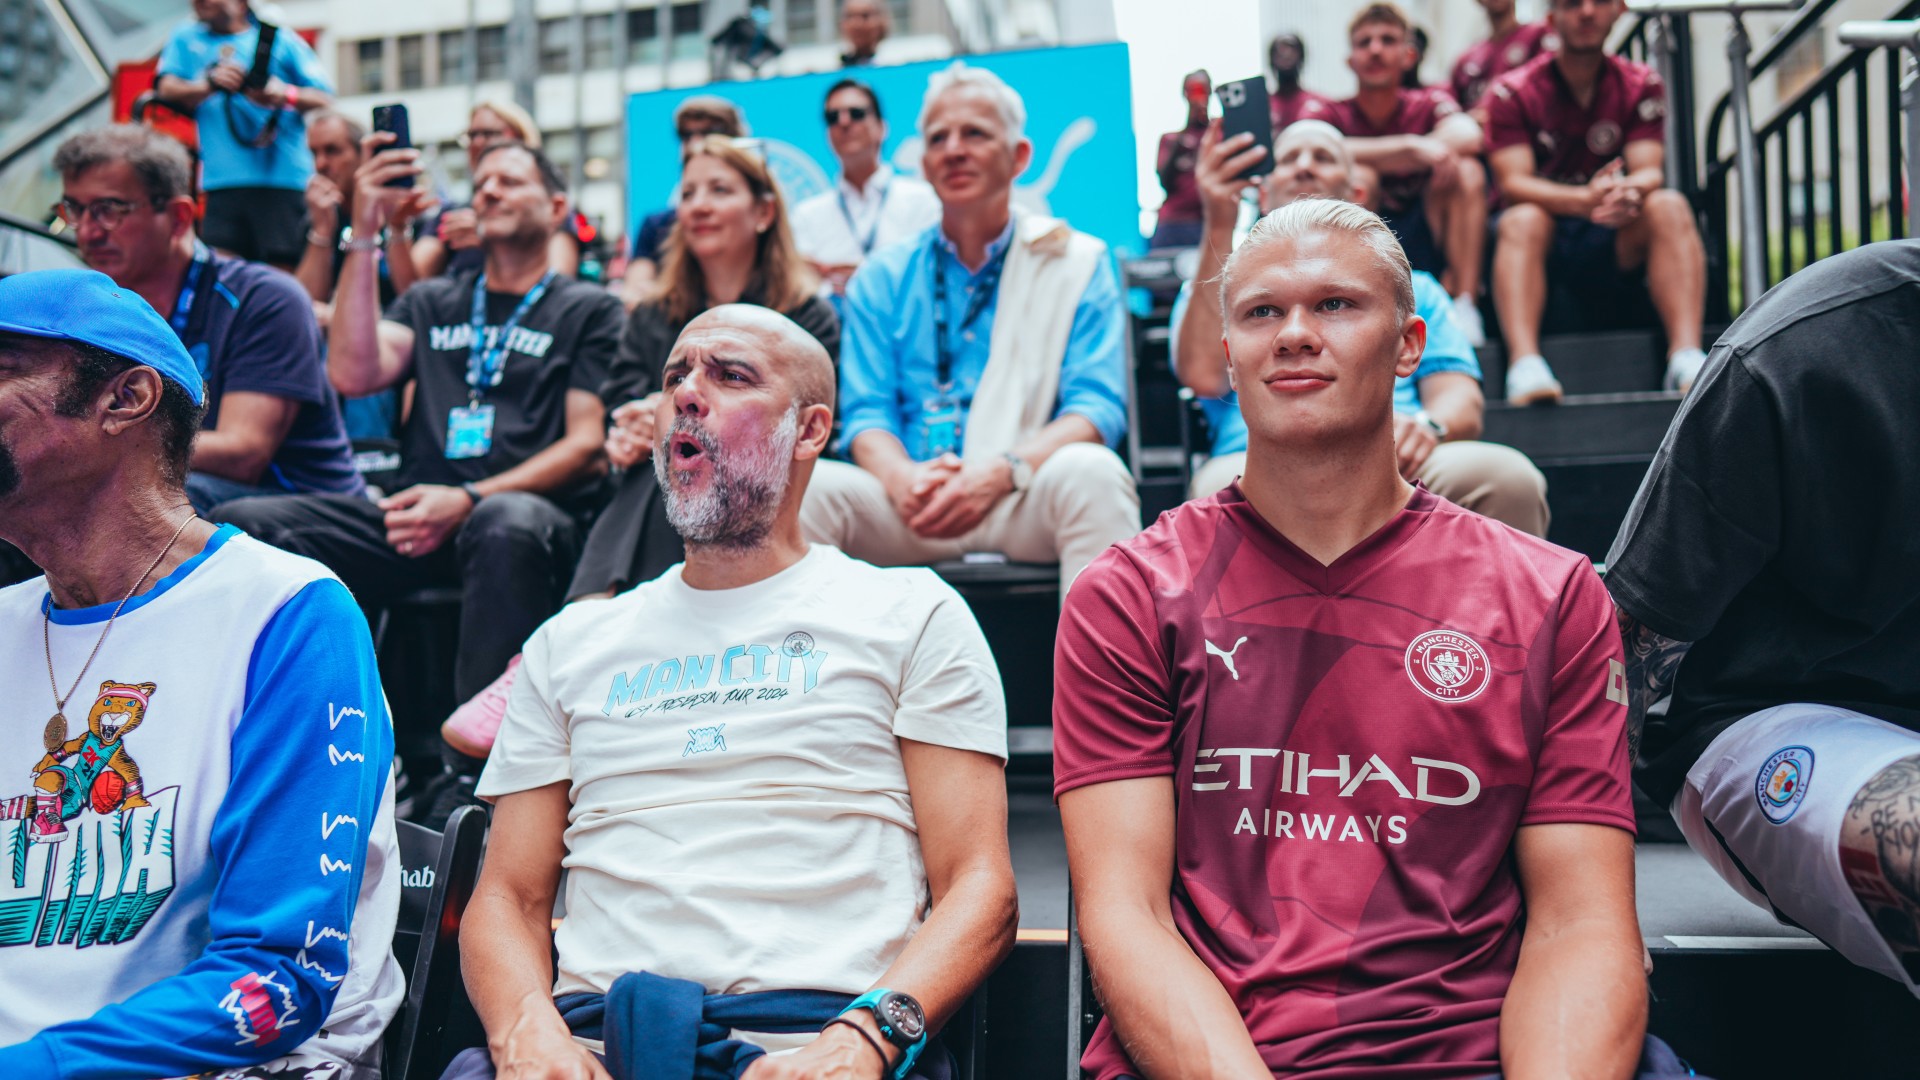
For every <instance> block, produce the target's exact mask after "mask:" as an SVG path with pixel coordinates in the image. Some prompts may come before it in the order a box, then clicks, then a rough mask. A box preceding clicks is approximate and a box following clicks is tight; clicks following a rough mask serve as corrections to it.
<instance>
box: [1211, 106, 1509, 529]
mask: <svg viewBox="0 0 1920 1080" xmlns="http://www.w3.org/2000/svg"><path fill="white" fill-rule="evenodd" d="M1249 145H1250V142H1249V140H1248V138H1247V137H1246V136H1237V137H1236V139H1234V140H1226V141H1222V140H1221V139H1220V137H1219V132H1218V125H1215V130H1213V131H1212V132H1210V133H1209V135H1208V137H1207V139H1206V141H1205V144H1204V149H1203V150H1202V151H1201V159H1200V165H1199V169H1198V176H1199V181H1200V190H1201V193H1202V196H1203V202H1202V205H1203V206H1204V207H1205V210H1206V220H1207V236H1208V237H1209V239H1208V241H1207V242H1206V243H1205V244H1203V245H1201V249H1200V265H1199V267H1198V269H1197V270H1195V272H1194V275H1193V278H1192V280H1190V281H1188V282H1187V283H1185V284H1184V285H1182V286H1181V287H1180V296H1179V298H1178V299H1177V300H1176V301H1175V302H1174V307H1173V365H1174V371H1175V372H1176V373H1177V374H1178V375H1179V377H1180V381H1181V382H1182V383H1184V384H1185V385H1186V386H1187V387H1188V388H1190V389H1192V390H1193V392H1194V393H1196V394H1198V395H1200V404H1201V407H1202V408H1203V409H1204V410H1205V411H1206V414H1207V422H1208V425H1209V426H1210V427H1212V429H1213V456H1212V458H1211V459H1210V460H1208V462H1207V464H1206V465H1205V466H1203V467H1202V468H1201V469H1200V470H1199V471H1198V472H1196V473H1195V474H1194V477H1193V483H1192V485H1191V487H1190V490H1189V494H1190V496H1191V497H1192V498H1196V499H1200V498H1205V497H1206V496H1208V495H1211V494H1213V493H1214V492H1216V491H1219V490H1220V489H1221V488H1224V487H1226V486H1227V485H1228V484H1230V483H1232V482H1233V480H1234V478H1235V477H1237V476H1239V475H1240V474H1241V473H1242V472H1244V471H1245V469H1246V463H1247V422H1246V420H1245V419H1244V418H1242V417H1241V415H1240V407H1239V403H1238V401H1237V399H1236V398H1235V395H1234V393H1233V391H1232V388H1231V387H1230V386H1229V383H1228V376H1229V372H1228V370H1227V355H1226V352H1225V350H1224V349H1223V348H1222V345H1221V339H1222V337H1223V335H1224V332H1225V331H1224V326H1223V324H1222V322H1221V315H1220V270H1221V267H1222V266H1224V265H1225V263H1226V259H1227V253H1228V252H1230V251H1232V250H1233V248H1234V245H1235V243H1236V242H1237V241H1238V240H1239V238H1238V237H1236V236H1235V235H1234V216H1235V214H1236V212H1237V211H1238V209H1239V203H1240V192H1241V190H1242V189H1243V188H1244V187H1245V183H1244V181H1239V180H1235V179H1234V177H1236V176H1239V175H1240V173H1241V172H1242V170H1244V169H1245V168H1246V167H1247V166H1248V165H1252V164H1256V163H1258V161H1259V160H1260V158H1261V157H1263V156H1264V154H1265V151H1264V150H1263V149H1261V148H1258V147H1255V148H1253V149H1251V150H1249V149H1245V148H1246V147H1248V146H1249ZM1274 159H1275V160H1274V167H1273V171H1272V172H1271V173H1269V174H1268V175H1267V177H1266V179H1265V180H1264V181H1262V183H1261V186H1260V189H1259V192H1260V211H1261V213H1263V214H1264V213H1267V212H1269V211H1271V210H1275V209H1278V208H1279V207H1282V206H1285V205H1287V204H1288V203H1291V202H1293V201H1295V200H1297V199H1308V198H1331V199H1340V200H1343V201H1347V202H1359V201H1361V198H1360V197H1361V195H1362V194H1363V193H1361V192H1358V191H1356V190H1354V187H1353V180H1352V176H1353V158H1352V157H1351V156H1349V155H1348V153H1347V148H1346V140H1345V139H1343V138H1342V137H1341V135H1340V133H1339V132H1338V131H1335V130H1334V129H1333V128H1332V127H1331V126H1329V125H1328V124H1325V123H1322V122H1321V121H1318V120H1302V121H1300V122H1299V123H1297V124H1295V125H1293V126H1292V127H1290V128H1288V129H1287V130H1286V131H1284V132H1282V133H1281V135H1280V138H1279V140H1278V141H1277V142H1276V143H1275V144H1274ZM1190 301H1191V302H1190ZM1413 303H1414V314H1416V315H1419V316H1420V318H1421V319H1422V320H1424V321H1425V322H1426V324H1427V338H1426V348H1425V351H1424V352H1422V353H1421V355H1420V363H1419V366H1417V367H1415V368H1414V370H1413V374H1412V375H1410V376H1408V377H1406V378H1404V379H1398V380H1396V381H1395V383H1394V387H1393V444H1394V448H1395V451H1396V453H1397V456H1398V461H1399V463H1400V474H1401V475H1402V476H1403V477H1405V478H1406V479H1408V480H1419V481H1420V482H1421V483H1422V484H1424V485H1425V486H1426V488H1427V490H1428V491H1431V492H1433V493H1434V494H1435V495H1438V496H1440V497H1441V498H1443V499H1447V500H1449V501H1452V502H1455V503H1458V504H1459V505H1461V506H1464V507H1466V508H1467V509H1469V510H1472V511H1474V512H1475V513H1480V514H1485V515H1487V516H1488V517H1490V518H1493V519H1495V520H1497V521H1502V522H1505V523H1506V524H1508V525H1511V526H1513V527H1514V528H1516V529H1519V530H1520V531H1521V532H1525V533H1530V534H1532V535H1534V536H1540V537H1544V536H1546V534H1547V481H1546V478H1545V477H1543V476H1541V475H1540V470H1538V469H1536V468H1534V467H1533V463H1532V462H1531V461H1528V460H1527V456H1526V455H1525V454H1523V453H1521V452H1520V451H1518V450H1515V449H1513V448H1512V447H1510V446H1501V445H1499V444H1498V443H1486V442H1478V441H1476V439H1477V437H1478V436H1479V434H1480V430H1481V423H1482V420H1483V419H1484V414H1485V401H1484V400H1483V399H1482V397H1481V395H1480V361H1479V360H1478V359H1477V358H1476V357H1475V356H1474V354H1473V349H1472V348H1471V347H1470V346H1468V345H1467V341H1466V338H1465V337H1463V336H1462V335H1461V333H1460V331H1459V329H1458V328H1457V327H1455V326H1454V325H1453V305H1452V304H1451V303H1449V302H1448V299H1447V291H1446V290H1445V289H1443V288H1441V287H1440V283H1439V282H1438V281H1435V280H1434V279H1433V276H1432V275H1430V274H1426V273H1423V272H1421V271H1419V270H1415V271H1414V272H1413Z"/></svg>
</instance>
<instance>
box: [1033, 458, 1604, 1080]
mask: <svg viewBox="0 0 1920 1080" xmlns="http://www.w3.org/2000/svg"><path fill="white" fill-rule="evenodd" d="M1054 663H1055V691H1054V754H1055V759H1054V760H1055V770H1056V772H1055V780H1054V791H1055V795H1056V797H1057V796H1058V795H1060V794H1063V793H1065V792H1068V791H1072V790H1073V789H1075V788H1078V787H1082V786H1085V785H1088V784H1098V783H1103V782H1107V781H1114V780H1124V779H1128V778H1133V777H1142V776H1171V777H1172V779H1173V782H1174V790H1175V798H1176V803H1177V808H1176V811H1175V829H1176V841H1175V869H1174V881H1173V892H1172V905H1173V915H1174V920H1175V922H1176V924H1177V925H1178V927H1179V929H1180V933H1181V934H1182V935H1183V936H1184V937H1185V938H1186V940H1187V942H1188V943H1189V944H1190V945H1191V946H1192V948H1193V950H1194V952H1195V954H1196V955H1198V956H1199V958H1200V959H1201V960H1202V961H1203V962H1205V963H1206V965H1207V966H1208V967H1209V968H1210V969H1211V970H1212V971H1213V973H1214V974H1215V975H1216V976H1217V977H1218V978H1219V980H1220V983H1221V985H1222V986H1224V987H1225V988H1226V990H1227V992H1228V994H1230V995H1231V996H1232V998H1233V1000H1234V1002H1235V1004H1236V1005H1237V1006H1238V1007H1239V1009H1240V1015H1241V1017H1242V1018H1243V1019H1244V1020H1245V1021H1246V1025H1247V1030H1248V1032H1249V1033H1250V1034H1251V1035H1252V1037H1253V1041H1254V1044H1255V1045H1256V1046H1257V1047H1259V1050H1260V1054H1261V1056H1262V1058H1263V1059H1264V1060H1265V1061H1266V1063H1267V1065H1268V1066H1269V1067H1270V1068H1271V1069H1272V1070H1273V1071H1274V1074H1275V1075H1276V1076H1288V1077H1312V1078H1314V1080H1335V1078H1360V1077H1374V1078H1378V1077H1393V1078H1402V1080H1406V1078H1422V1080H1426V1078H1444V1080H1452V1078H1461V1080H1465V1078H1469V1077H1482V1076H1486V1075H1487V1074H1489V1073H1493V1072H1497V1071H1498V1070H1499V1067H1500V1062H1499V1019H1500V1006H1501V1002H1502V1000H1503V999H1504V997H1505V995H1506V990H1507V985H1508V983H1509V982H1510V981H1511V980H1512V978H1513V972H1514V967H1515V964H1516V962H1517V961H1518V958H1519V955H1520V940H1521V934H1522V926H1523V918H1522V909H1521V895H1520V888H1519V883H1518V879H1517V877H1516V874H1515V869H1514V865H1513V861H1512V859H1511V858H1510V854H1511V851H1512V845H1513V837H1514V832H1515V830H1516V829H1518V828H1520V827H1521V826H1524V825H1536V824H1545V823H1550V822H1579V823H1588V824H1599V825H1609V826H1615V827H1617V828H1621V829H1626V830H1628V831H1631V830H1632V829H1633V808H1632V798H1631V795H1630V794H1629V790H1630V789H1629V787H1628V772H1627V770H1628V761H1627V748H1626V705H1625V702H1626V676H1625V669H1624V668H1623V667H1622V664H1621V648H1620V636H1619V633H1618V631H1617V630H1616V629H1615V626H1614V620H1613V607H1612V604H1611V603H1610V602H1609V600H1608V598H1607V593H1606V589H1605V588H1604V587H1603V586H1602V585H1601V584H1600V579H1599V577H1598V576H1597V575H1595V574H1594V572H1593V568H1592V567H1591V566H1590V565H1589V564H1588V562H1587V560H1586V559H1585V558H1584V557H1583V556H1580V555H1577V554H1575V553H1573V552H1571V551H1567V550H1565V549H1562V548H1558V547H1554V546H1553V545H1551V544H1548V543H1546V542H1544V541H1541V540H1537V539H1535V538H1533V537H1531V536H1527V535H1525V534H1522V533H1520V532H1518V531H1516V530H1514V529H1510V528H1508V527H1507V526H1505V525H1502V524H1500V523H1498V522H1496V521H1493V520H1492V519H1490V518H1485V517H1481V516H1480V515H1478V514H1474V513H1471V512H1469V511H1466V510H1463V509H1461V508H1460V507H1457V506H1455V505H1453V504H1452V503H1449V502H1447V501H1445V500H1444V499H1441V498H1439V497H1437V496H1434V495H1432V494H1429V493H1428V492H1426V491H1425V490H1424V489H1422V490H1420V491H1418V492H1416V493H1415V495H1414V497H1413V498H1412V500H1410V501H1409V502H1408V504H1407V506H1406V509H1404V510H1403V511H1401V513H1399V514H1398V515H1397V516H1395V517H1394V518H1393V520H1391V521H1390V522H1388V523H1387V524H1386V525H1384V526H1382V527H1381V528H1380V530H1379V531H1378V532H1376V533H1374V534H1373V535H1372V536H1370V537H1368V538H1367V539H1365V540H1363V541H1361V542H1360V543H1359V544H1358V545H1357V546H1355V547H1354V548H1353V549H1352V550H1351V551H1349V552H1347V553H1346V554H1345V555H1343V556H1341V557H1340V558H1339V559H1338V560H1336V561H1335V562H1334V563H1333V565H1332V566H1321V565H1320V564H1319V563H1318V562H1317V561H1315V560H1314V559H1313V558H1312V557H1311V556H1309V555H1307V554H1306V553H1304V552H1302V551H1301V550H1300V549H1299V548H1297V547H1295V546H1294V545H1293V544H1291V543H1289V542H1288V541H1287V540H1286V539H1285V538H1284V537H1282V536H1281V535H1280V534H1279V533H1277V532H1276V531H1274V530H1273V528H1272V527H1271V526H1269V525H1268V524H1267V522H1266V520H1265V519H1264V518H1262V517H1260V516H1259V514H1258V513H1256V512H1255V511H1254V510H1253V508H1252V507H1251V506H1250V505H1249V504H1248V503H1247V502H1246V500H1245V498H1244V497H1243V496H1242V495H1241V493H1240V489H1239V486H1238V485H1237V484H1236V485H1234V486H1232V487H1229V488H1228V489H1227V490H1225V491H1223V492H1221V493H1220V494H1218V495H1216V496H1214V497H1212V498H1210V499H1205V500H1201V501H1199V502H1193V503H1187V504H1186V505H1184V506H1181V507H1179V508H1178V509H1175V510H1173V511H1171V512H1169V513H1167V514H1163V515H1161V517H1160V520H1159V521H1158V522H1156V523H1155V524H1154V525H1153V527H1152V528H1150V529H1148V530H1147V531H1146V532H1144V533H1142V534H1140V535H1139V536H1138V537H1136V538H1134V539H1132V540H1129V541H1127V542H1126V543H1124V544H1118V545H1115V546H1114V547H1113V548H1111V549H1109V550H1108V551H1107V552H1106V553H1105V554H1104V555H1102V556H1101V557H1100V558H1099V559H1097V560H1095V561H1094V563H1093V565H1092V566H1090V567H1088V569H1087V570H1086V572H1085V573H1083V574H1081V575H1080V577H1079V579H1078V580H1076V581H1075V582H1074V585H1073V589H1072V590H1071V591H1070V592H1069V593H1068V594H1067V601H1066V607H1065V610H1064V612H1063V614H1062V616H1061V623H1060V636H1059V642H1058V646H1057V649H1056V652H1055V661H1054ZM1083 1064H1084V1066H1085V1068H1086V1069H1087V1071H1088V1074H1089V1075H1090V1076H1092V1077H1094V1078H1095V1080H1111V1078H1113V1077H1117V1076H1124V1075H1128V1074H1129V1073H1131V1072H1132V1066H1131V1064H1130V1063H1129V1062H1128V1060H1127V1058H1126V1053H1125V1051H1124V1049H1123V1048H1122V1047H1121V1045H1120V1042H1119V1039H1118V1038H1117V1037H1116V1036H1115V1034H1114V1031H1113V1028H1112V1025H1111V1024H1110V1023H1108V1022H1106V1021H1103V1022H1102V1023H1101V1025H1100V1028H1099V1030H1098V1031H1097V1032H1096V1033H1095V1035H1094V1037H1093V1040H1092V1042H1091V1043H1090V1044H1089V1046H1088V1048H1087V1052H1086V1055H1085V1058H1084V1061H1083Z"/></svg>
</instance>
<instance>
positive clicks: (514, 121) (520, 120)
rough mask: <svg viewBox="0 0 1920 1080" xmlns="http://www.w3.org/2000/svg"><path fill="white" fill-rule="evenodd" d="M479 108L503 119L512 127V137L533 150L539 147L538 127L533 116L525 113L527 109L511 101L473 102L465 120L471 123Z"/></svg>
mask: <svg viewBox="0 0 1920 1080" xmlns="http://www.w3.org/2000/svg"><path fill="white" fill-rule="evenodd" d="M481 110H485V111H487V112H490V113H492V114H493V115H495V116H497V117H499V118H500V119H502V120H505V121H506V122H507V126H508V127H510V128H512V129H513V136H514V138H516V139H518V140H520V141H521V142H523V143H526V144H527V145H528V146H531V147H533V148H534V149H535V150H538V149H540V128H539V127H538V126H536V125H535V124H534V122H533V117H532V116H530V115H528V114H527V110H525V109H523V108H521V107H520V106H518V105H515V104H514V103H513V102H511V101H481V102H477V103H475V104H474V106H473V108H471V109H468V110H467V122H468V123H469V124H471V123H472V122H473V114H475V113H477V112H480V111H481Z"/></svg>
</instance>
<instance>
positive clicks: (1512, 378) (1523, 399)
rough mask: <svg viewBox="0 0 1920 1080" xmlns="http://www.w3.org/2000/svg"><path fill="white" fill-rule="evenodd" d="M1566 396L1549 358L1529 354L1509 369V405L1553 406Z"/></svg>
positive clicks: (1516, 361)
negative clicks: (1548, 363)
mask: <svg viewBox="0 0 1920 1080" xmlns="http://www.w3.org/2000/svg"><path fill="white" fill-rule="evenodd" d="M1563 396H1565V391H1563V390H1561V389H1560V380H1558V379H1556V378H1554V377H1553V369H1552V368H1550V367H1548V366H1547V358H1546V357H1544V356H1541V355H1540V354H1539V353H1529V354H1527V355H1526V356H1523V357H1521V358H1520V359H1518V360H1515V361H1514V362H1513V365H1512V366H1511V367H1509V368H1507V404H1509V405H1553V404H1557V403H1558V402H1559V400H1560V399H1561V398H1562V397H1563Z"/></svg>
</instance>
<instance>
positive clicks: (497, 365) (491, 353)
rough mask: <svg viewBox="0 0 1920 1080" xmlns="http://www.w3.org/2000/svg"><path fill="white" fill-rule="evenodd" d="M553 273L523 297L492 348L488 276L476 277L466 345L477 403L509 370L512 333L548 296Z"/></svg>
mask: <svg viewBox="0 0 1920 1080" xmlns="http://www.w3.org/2000/svg"><path fill="white" fill-rule="evenodd" d="M553 278H554V273H553V271H551V270H549V271H547V273H546V276H544V277H542V278H541V279H540V284H538V285H535V286H534V287H533V288H532V289H531V290H529V291H528V293H527V295H525V296H523V297H521V298H520V306H518V307H516V308H514V309H513V314H512V315H511V316H510V317H509V318H508V319H507V321H506V322H505V323H504V324H502V325H501V327H500V332H499V334H498V335H497V336H496V337H495V338H494V339H493V347H492V348H488V347H487V343H486V342H487V275H486V274H485V273H482V274H481V275H480V276H479V277H477V278H474V279H473V318H472V320H471V325H472V327H473V340H472V341H471V342H469V343H468V346H467V388H468V390H469V391H470V392H471V396H472V398H473V401H474V403H475V404H478V403H479V401H480V397H481V391H482V390H485V389H486V388H487V387H490V386H499V385H500V377H501V375H502V374H504V373H505V372H506V369H507V343H508V342H509V341H511V340H512V338H513V332H514V331H515V330H518V329H519V328H520V320H521V319H523V318H526V315H527V312H529V311H532V310H533V306H534V305H535V304H538V303H539V302H540V298H541V297H543V296H545V295H547V286H548V285H550V284H552V283H553Z"/></svg>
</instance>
